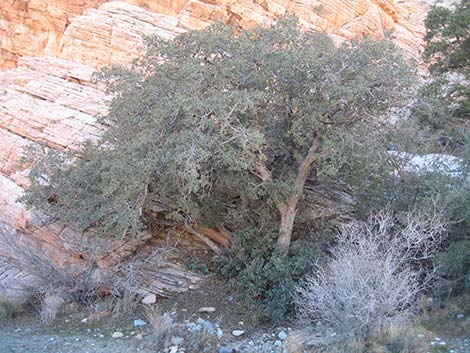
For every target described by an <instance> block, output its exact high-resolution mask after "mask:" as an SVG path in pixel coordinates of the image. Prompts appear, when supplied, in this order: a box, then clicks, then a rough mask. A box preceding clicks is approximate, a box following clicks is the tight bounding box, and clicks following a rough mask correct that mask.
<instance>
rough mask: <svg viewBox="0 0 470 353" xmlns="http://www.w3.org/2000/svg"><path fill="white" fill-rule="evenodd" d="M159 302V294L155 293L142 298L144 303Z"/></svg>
mask: <svg viewBox="0 0 470 353" xmlns="http://www.w3.org/2000/svg"><path fill="white" fill-rule="evenodd" d="M156 302H157V296H156V295H155V294H149V295H146V296H145V297H144V299H142V302H141V303H142V304H145V305H150V304H155V303H156Z"/></svg>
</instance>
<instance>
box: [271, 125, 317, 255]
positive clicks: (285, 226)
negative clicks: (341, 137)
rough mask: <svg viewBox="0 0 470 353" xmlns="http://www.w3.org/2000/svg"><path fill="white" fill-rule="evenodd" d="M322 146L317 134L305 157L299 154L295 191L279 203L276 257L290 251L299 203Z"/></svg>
mask: <svg viewBox="0 0 470 353" xmlns="http://www.w3.org/2000/svg"><path fill="white" fill-rule="evenodd" d="M320 147H321V139H320V135H319V134H317V135H316V137H315V140H314V141H313V144H312V145H311V146H310V148H309V150H308V152H307V155H306V156H305V158H303V159H302V158H301V157H300V154H298V162H299V168H298V173H297V176H296V178H295V182H294V183H295V185H294V191H293V193H292V195H291V196H290V197H289V198H288V199H287V201H286V202H279V203H278V204H277V208H278V210H279V213H280V215H281V224H280V226H279V237H278V238H277V241H276V245H275V248H274V254H273V256H274V257H281V258H282V257H285V256H286V255H287V253H288V252H289V248H290V243H291V238H292V231H293V229H294V221H295V216H296V214H297V205H298V203H299V201H300V199H301V197H302V195H303V192H304V186H305V182H306V180H307V177H308V176H309V174H310V172H311V171H312V167H313V164H314V163H315V161H316V160H317V159H318V157H319V151H320Z"/></svg>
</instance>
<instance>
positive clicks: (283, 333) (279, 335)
mask: <svg viewBox="0 0 470 353" xmlns="http://www.w3.org/2000/svg"><path fill="white" fill-rule="evenodd" d="M277 338H279V339H280V340H281V341H284V340H285V339H286V338H287V333H285V332H284V331H281V332H279V333H278V334H277Z"/></svg>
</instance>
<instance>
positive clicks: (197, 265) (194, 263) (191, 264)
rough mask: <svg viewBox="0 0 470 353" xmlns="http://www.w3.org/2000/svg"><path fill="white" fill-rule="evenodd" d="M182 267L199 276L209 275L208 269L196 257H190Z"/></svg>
mask: <svg viewBox="0 0 470 353" xmlns="http://www.w3.org/2000/svg"><path fill="white" fill-rule="evenodd" d="M184 267H185V268H186V269H187V270H188V271H191V272H194V273H198V274H200V275H207V274H208V273H209V267H208V266H207V265H206V264H204V263H203V262H202V261H201V260H199V259H198V258H197V257H191V258H190V259H189V260H188V261H186V262H185V263H184Z"/></svg>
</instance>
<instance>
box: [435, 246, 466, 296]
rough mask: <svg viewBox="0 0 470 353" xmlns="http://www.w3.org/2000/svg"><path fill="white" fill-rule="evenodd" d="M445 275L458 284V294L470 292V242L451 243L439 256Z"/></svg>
mask: <svg viewBox="0 0 470 353" xmlns="http://www.w3.org/2000/svg"><path fill="white" fill-rule="evenodd" d="M439 262H440V265H441V267H440V269H441V271H442V272H443V275H444V276H445V277H447V278H448V279H449V280H451V281H453V282H454V283H456V285H457V286H456V287H457V288H454V289H455V291H456V292H459V291H461V290H462V289H467V290H470V240H460V241H454V242H451V243H450V245H449V247H448V248H447V249H446V250H445V251H444V252H442V253H441V254H440V256H439Z"/></svg>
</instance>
